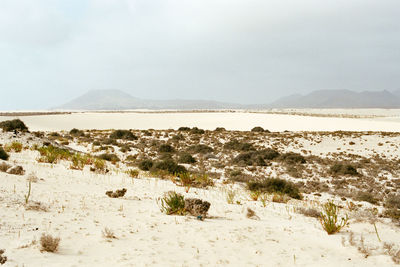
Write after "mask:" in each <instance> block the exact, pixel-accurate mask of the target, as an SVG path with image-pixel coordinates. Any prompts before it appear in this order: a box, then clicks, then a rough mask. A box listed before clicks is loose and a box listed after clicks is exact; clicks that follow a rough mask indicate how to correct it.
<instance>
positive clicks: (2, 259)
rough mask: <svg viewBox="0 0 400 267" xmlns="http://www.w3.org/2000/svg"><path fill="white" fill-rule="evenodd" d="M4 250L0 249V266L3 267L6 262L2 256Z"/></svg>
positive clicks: (5, 257)
mask: <svg viewBox="0 0 400 267" xmlns="http://www.w3.org/2000/svg"><path fill="white" fill-rule="evenodd" d="M4 252H5V251H4V249H0V264H1V265H3V264H4V263H6V261H7V256H4Z"/></svg>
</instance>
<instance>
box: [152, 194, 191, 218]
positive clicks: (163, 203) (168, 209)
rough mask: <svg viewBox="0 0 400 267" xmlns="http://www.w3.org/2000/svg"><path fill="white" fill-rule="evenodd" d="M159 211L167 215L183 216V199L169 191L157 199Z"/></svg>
mask: <svg viewBox="0 0 400 267" xmlns="http://www.w3.org/2000/svg"><path fill="white" fill-rule="evenodd" d="M158 204H159V207H160V210H161V211H162V212H165V213H166V214H167V215H172V214H176V215H184V214H185V198H184V196H182V195H181V194H179V193H176V192H175V191H170V192H167V193H165V194H164V196H163V197H162V198H159V199H158Z"/></svg>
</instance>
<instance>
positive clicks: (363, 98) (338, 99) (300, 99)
mask: <svg viewBox="0 0 400 267" xmlns="http://www.w3.org/2000/svg"><path fill="white" fill-rule="evenodd" d="M268 107H270V108H400V90H399V91H396V92H389V91H386V90H384V91H374V92H371V91H364V92H354V91H350V90H318V91H313V92H311V93H309V94H306V95H298V94H297V95H291V96H287V97H283V98H280V99H278V100H277V101H275V102H273V103H271V104H269V105H268Z"/></svg>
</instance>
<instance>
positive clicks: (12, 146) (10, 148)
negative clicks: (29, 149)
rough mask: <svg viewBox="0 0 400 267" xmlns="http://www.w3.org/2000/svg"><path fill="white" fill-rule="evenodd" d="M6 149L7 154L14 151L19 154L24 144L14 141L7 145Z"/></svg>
mask: <svg viewBox="0 0 400 267" xmlns="http://www.w3.org/2000/svg"><path fill="white" fill-rule="evenodd" d="M4 148H5V150H6V151H7V152H10V151H14V152H17V153H18V152H21V151H22V144H21V143H20V142H17V141H14V142H12V143H11V144H8V145H6V146H5V147H4Z"/></svg>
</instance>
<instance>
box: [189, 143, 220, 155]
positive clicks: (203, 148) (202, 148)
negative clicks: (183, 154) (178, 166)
mask: <svg viewBox="0 0 400 267" xmlns="http://www.w3.org/2000/svg"><path fill="white" fill-rule="evenodd" d="M187 151H188V152H190V153H194V154H207V153H211V152H213V151H214V149H212V148H211V147H209V146H207V145H204V144H198V145H193V146H190V147H188V148H187Z"/></svg>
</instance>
